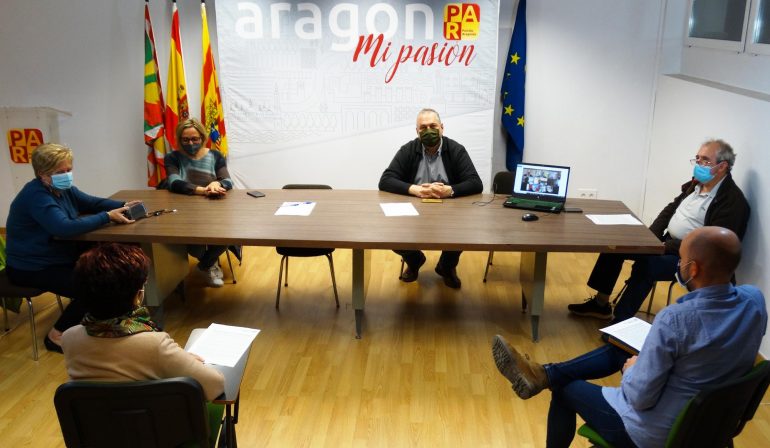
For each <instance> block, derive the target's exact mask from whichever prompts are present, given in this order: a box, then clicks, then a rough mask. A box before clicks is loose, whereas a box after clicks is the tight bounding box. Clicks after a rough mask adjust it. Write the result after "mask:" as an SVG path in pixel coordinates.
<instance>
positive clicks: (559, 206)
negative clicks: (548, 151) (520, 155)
mask: <svg viewBox="0 0 770 448" xmlns="http://www.w3.org/2000/svg"><path fill="white" fill-rule="evenodd" d="M568 183H569V167H567V166H556V165H540V164H537V163H519V164H518V165H516V171H515V172H514V177H513V191H512V192H511V196H510V197H509V198H508V199H506V200H505V202H504V203H503V205H504V206H505V207H509V208H518V209H522V210H534V211H540V212H549V213H559V212H561V211H562V210H564V202H565V201H566V200H567V184H568Z"/></svg>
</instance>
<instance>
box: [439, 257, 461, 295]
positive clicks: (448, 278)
mask: <svg viewBox="0 0 770 448" xmlns="http://www.w3.org/2000/svg"><path fill="white" fill-rule="evenodd" d="M436 274H438V275H440V276H441V277H443V278H444V284H445V285H447V286H449V287H450V288H452V289H460V286H461V285H462V282H461V281H460V277H458V276H457V268H445V267H444V266H442V265H441V263H439V264H437V265H436Z"/></svg>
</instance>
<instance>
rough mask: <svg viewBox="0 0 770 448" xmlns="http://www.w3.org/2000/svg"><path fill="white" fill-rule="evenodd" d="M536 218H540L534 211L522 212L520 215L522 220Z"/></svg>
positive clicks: (533, 219)
mask: <svg viewBox="0 0 770 448" xmlns="http://www.w3.org/2000/svg"><path fill="white" fill-rule="evenodd" d="M538 219H540V218H539V217H538V216H537V215H535V214H534V213H524V214H523V215H521V220H522V221H537V220H538Z"/></svg>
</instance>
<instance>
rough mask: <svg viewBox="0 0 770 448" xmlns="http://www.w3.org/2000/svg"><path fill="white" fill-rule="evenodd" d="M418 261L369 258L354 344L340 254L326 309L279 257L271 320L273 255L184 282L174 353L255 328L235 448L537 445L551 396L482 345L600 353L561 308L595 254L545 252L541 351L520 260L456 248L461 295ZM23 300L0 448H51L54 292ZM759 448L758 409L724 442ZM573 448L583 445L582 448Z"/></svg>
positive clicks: (762, 437) (249, 255)
mask: <svg viewBox="0 0 770 448" xmlns="http://www.w3.org/2000/svg"><path fill="white" fill-rule="evenodd" d="M427 255H428V263H426V265H425V266H424V268H423V270H422V272H421V273H420V279H419V281H418V282H417V283H413V284H408V285H407V284H403V283H401V282H399V280H398V278H397V277H398V269H399V258H398V257H397V256H396V255H395V254H393V253H392V252H388V251H375V252H374V253H373V254H372V277H371V281H370V285H369V293H368V298H367V302H366V313H365V321H364V338H363V339H362V340H356V339H355V338H354V336H353V335H354V319H353V311H352V309H351V301H350V264H351V262H350V251H349V250H338V251H336V252H335V266H336V270H337V283H338V287H339V292H340V305H341V306H340V308H339V309H337V308H335V306H334V297H333V294H332V289H331V282H330V280H329V271H328V264H327V263H326V260H325V259H324V258H316V259H306V260H303V259H292V261H291V272H290V278H289V280H290V284H289V287H288V288H287V289H285V290H284V292H283V294H282V297H281V309H280V311H278V310H276V309H275V308H274V301H275V288H276V283H277V278H278V264H279V257H278V256H277V255H276V253H275V251H274V250H273V249H269V248H246V250H245V263H244V265H243V266H241V267H236V274H237V276H238V283H237V284H236V285H232V284H225V286H224V287H223V288H219V289H211V288H204V287H202V285H201V283H200V281H199V280H198V279H197V278H192V277H190V278H189V279H188V280H187V281H186V302H185V303H182V302H181V300H180V298H179V297H178V296H172V297H170V298H169V299H168V300H167V302H166V304H167V305H166V314H165V327H166V330H167V331H168V332H169V333H171V335H172V336H173V337H174V338H175V339H176V340H177V341H178V342H179V343H180V344H182V345H183V344H184V343H185V341H186V339H187V336H188V335H189V333H190V330H192V329H193V328H199V327H205V326H207V325H208V324H209V323H211V322H219V323H225V324H232V325H242V326H249V327H255V328H260V329H261V330H262V332H261V333H260V334H259V336H258V337H257V339H256V340H255V342H254V345H253V348H252V351H251V357H250V360H249V364H248V367H247V369H246V374H245V377H244V380H243V384H242V388H241V408H240V421H239V423H238V425H237V435H238V440H239V442H240V445H241V446H243V447H306V446H307V447H310V446H313V447H354V446H355V447H364V446H365V447H413V446H439V447H502V446H512V447H541V446H544V445H545V425H546V413H547V409H548V402H549V399H550V393H549V392H547V391H546V392H544V393H541V394H540V395H539V396H537V397H535V398H533V399H531V400H528V401H522V400H520V399H518V398H517V397H516V396H515V395H514V394H513V392H512V391H511V388H510V386H509V384H508V383H507V382H506V381H505V380H504V378H502V377H501V376H500V375H499V374H498V372H497V370H496V368H495V366H494V363H493V361H492V357H491V355H490V340H491V338H492V336H494V335H495V334H498V333H499V334H502V335H504V336H505V337H506V338H508V339H509V340H510V341H511V342H512V343H513V344H515V345H516V346H517V347H519V349H520V350H521V351H523V352H527V353H529V354H530V355H531V357H532V359H534V360H537V361H541V362H544V361H558V360H564V359H566V358H569V357H572V356H575V355H578V354H581V353H583V352H585V351H587V350H589V349H592V348H594V347H596V346H598V345H599V334H598V332H597V330H596V329H597V328H598V327H600V325H601V323H600V322H599V321H596V320H592V319H578V318H571V317H569V316H568V315H567V312H566V305H567V304H568V303H571V302H575V301H580V300H582V299H584V298H585V297H587V296H588V294H589V290H588V289H587V287H586V286H585V280H586V278H587V276H588V273H589V272H590V269H591V267H592V265H593V262H594V260H595V258H596V256H595V255H585V254H551V255H550V256H549V264H548V277H547V278H548V284H547V287H546V302H545V309H544V311H543V316H542V318H541V324H540V331H541V341H540V342H539V343H533V342H532V341H531V340H530V323H529V315H526V314H522V313H521V308H520V298H521V296H520V290H519V285H518V265H519V254H516V253H497V254H496V255H495V259H494V260H495V264H494V266H493V267H492V268H491V270H490V274H489V281H488V282H487V283H482V281H481V279H482V276H483V270H484V264H485V261H486V256H487V254H486V253H479V252H466V253H465V254H463V256H462V258H461V262H460V266H459V268H458V273H459V275H460V277H461V279H462V280H463V287H462V290H460V291H453V290H450V289H448V288H446V287H445V286H444V285H443V283H442V282H441V279H440V278H439V277H438V276H437V275H436V274H435V273H434V272H433V266H434V265H435V262H436V260H437V259H438V253H437V252H427ZM223 260H224V259H223ZM626 269H628V267H626ZM224 270H225V281H228V280H230V279H231V277H230V273H229V271H228V270H227V267H226V265H225V269H224ZM660 289H661V290H662V291H659V292H658V297H656V301H655V305H657V306H655V307H654V309H657V308H658V307H659V306H660V304H665V289H666V288H660ZM35 304H36V311H37V312H36V319H37V325H38V335H37V336H38V340H39V341H40V345H41V350H42V351H41V357H40V360H39V361H38V362H34V361H32V359H31V350H30V335H29V326H28V323H27V314H26V313H25V312H22V314H21V315H15V314H12V315H11V327H12V330H11V331H10V332H9V333H6V334H4V335H2V336H0V397H2V399H0V446H7V447H18V446H32V447H57V446H63V442H62V439H61V434H60V430H59V425H58V422H57V419H56V413H55V410H54V407H53V394H54V391H55V389H56V387H57V386H58V385H59V384H60V383H62V382H64V381H66V380H67V377H66V373H65V369H64V361H63V357H62V356H61V355H58V354H54V353H48V352H46V351H45V349H43V348H42V338H43V336H44V335H45V333H46V332H47V331H48V329H49V328H50V326H51V325H52V324H53V322H54V321H55V319H56V317H57V316H58V310H57V307H56V305H55V300H54V299H53V298H52V297H47V296H43V297H41V298H38V299H36V300H35ZM618 381H619V377H617V376H616V377H612V378H609V379H607V380H605V381H603V382H601V383H602V384H605V385H617V383H618ZM769 445H770V406H768V402H767V400H765V402H763V404H762V405H761V406H760V409H759V411H758V412H757V415H756V417H755V418H754V420H753V421H752V422H751V423H749V425H748V426H747V428H746V429H745V430H744V432H743V434H742V435H741V436H740V437H739V438H738V439H737V440H736V446H739V447H741V446H745V447H756V446H769ZM574 446H579V447H583V446H587V444H586V443H585V441H584V440H582V439H580V440H576V441H575V443H574Z"/></svg>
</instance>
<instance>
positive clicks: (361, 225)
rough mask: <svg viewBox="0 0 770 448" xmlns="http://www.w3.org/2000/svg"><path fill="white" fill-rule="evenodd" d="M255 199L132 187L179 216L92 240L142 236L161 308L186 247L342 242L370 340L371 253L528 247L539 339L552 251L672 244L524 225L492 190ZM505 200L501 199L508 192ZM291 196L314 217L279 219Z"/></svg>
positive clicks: (592, 203)
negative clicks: (403, 207)
mask: <svg viewBox="0 0 770 448" xmlns="http://www.w3.org/2000/svg"><path fill="white" fill-rule="evenodd" d="M263 192H264V193H265V194H266V197H264V198H253V197H251V196H248V195H247V194H246V190H233V191H231V192H230V193H229V194H228V195H227V196H226V197H225V198H223V199H216V200H214V199H207V198H204V197H201V196H185V195H178V194H173V193H170V192H168V191H157V190H124V191H120V192H118V193H116V194H115V195H114V196H113V198H115V199H119V200H130V199H139V200H142V201H144V203H145V207H146V208H147V210H148V211H154V210H160V209H175V210H177V211H176V212H175V213H167V214H163V215H160V216H154V217H151V218H147V219H143V220H140V221H138V222H136V223H135V224H132V225H121V226H116V225H111V226H106V227H103V228H101V229H99V230H96V231H94V232H90V233H88V234H85V235H83V236H82V237H81V238H80V239H84V240H88V241H117V242H134V243H136V242H138V243H141V244H142V247H143V249H144V250H145V251H146V253H148V254H149V255H150V256H151V257H152V258H153V266H154V269H153V272H151V274H150V279H149V282H148V283H149V284H148V288H147V290H146V294H145V296H146V300H147V304H148V305H151V306H153V305H155V306H157V305H160V304H162V302H163V299H164V298H165V297H166V296H167V295H168V294H170V293H171V292H172V291H173V289H174V288H175V287H176V286H177V285H178V284H179V283H180V282H181V281H182V280H183V279H184V277H185V276H186V275H187V273H188V262H187V254H186V251H185V247H184V245H185V244H221V245H230V244H241V245H247V246H287V247H334V248H339V249H352V251H353V257H352V260H353V263H352V264H353V266H352V268H353V272H352V279H353V280H352V302H353V308H354V310H355V320H356V337H360V336H361V330H362V328H361V326H362V318H363V312H364V304H365V299H366V289H367V283H368V279H369V268H370V262H369V259H370V254H369V249H425V250H478V251H489V250H494V251H513V252H522V258H521V260H522V261H521V268H520V281H521V287H522V299H523V300H522V303H523V306H524V307H525V309H526V306H527V304H529V311H530V315H531V322H532V338H533V339H534V340H537V339H538V338H539V334H538V323H539V318H540V314H541V313H542V310H543V302H544V292H545V274H546V264H547V256H548V253H549V252H617V253H637V254H661V253H663V244H662V243H661V242H660V241H658V239H657V238H656V237H655V236H654V235H653V234H652V232H650V231H649V230H648V229H647V228H646V227H644V226H598V225H595V224H593V223H592V222H591V221H590V220H589V219H588V218H586V217H585V216H584V214H583V213H562V214H558V215H551V214H546V213H538V214H539V215H541V218H540V220H538V221H531V222H524V221H522V220H521V215H522V214H523V213H524V212H522V211H520V210H512V209H507V208H504V207H502V200H501V199H497V200H495V201H494V202H492V203H491V204H489V205H486V206H479V205H477V204H474V202H478V201H487V200H489V199H491V197H492V195H475V196H469V197H463V198H454V199H448V200H445V201H443V202H442V203H423V202H422V201H421V200H420V199H417V198H414V197H410V196H400V195H394V194H391V193H385V192H381V191H376V190H263ZM498 197H499V196H498ZM284 201H315V202H316V206H315V209H314V210H313V213H312V214H311V215H310V216H306V217H303V216H275V211H276V210H277V209H278V208H279V207H280V205H281V203H283V202H284ZM386 202H411V203H413V204H414V206H415V208H416V209H417V210H418V212H419V214H420V215H419V216H403V217H386V216H385V215H384V214H383V212H382V210H381V209H380V203H386ZM568 205H569V206H571V207H580V208H582V209H583V211H584V213H596V214H614V213H630V211H629V210H628V208H627V207H626V206H625V205H623V203H622V202H619V201H601V200H585V199H584V200H581V199H569V200H568Z"/></svg>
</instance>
